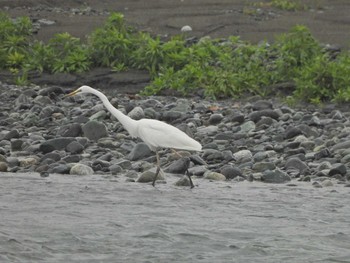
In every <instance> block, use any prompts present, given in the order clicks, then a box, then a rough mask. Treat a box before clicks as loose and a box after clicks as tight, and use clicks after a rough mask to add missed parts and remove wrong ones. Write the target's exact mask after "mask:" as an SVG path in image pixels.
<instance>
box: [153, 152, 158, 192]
mask: <svg viewBox="0 0 350 263" xmlns="http://www.w3.org/2000/svg"><path fill="white" fill-rule="evenodd" d="M156 157H157V170H156V174H155V176H154V178H153V183H152V185H153V186H154V184H155V183H156V180H157V177H158V174H159V172H160V161H159V154H158V151H157V150H156Z"/></svg>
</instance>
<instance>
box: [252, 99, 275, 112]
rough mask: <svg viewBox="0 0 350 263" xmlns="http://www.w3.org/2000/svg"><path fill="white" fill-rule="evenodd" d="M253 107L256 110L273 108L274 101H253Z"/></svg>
mask: <svg viewBox="0 0 350 263" xmlns="http://www.w3.org/2000/svg"><path fill="white" fill-rule="evenodd" d="M252 108H253V110H255V111H260V110H267V109H272V103H271V102H270V101H267V100H258V101H256V102H254V103H253V105H252Z"/></svg>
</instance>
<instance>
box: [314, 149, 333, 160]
mask: <svg viewBox="0 0 350 263" xmlns="http://www.w3.org/2000/svg"><path fill="white" fill-rule="evenodd" d="M331 156H332V154H331V152H330V151H329V150H328V148H324V149H322V150H320V151H318V152H317V153H315V155H314V157H315V160H319V159H322V158H328V157H331Z"/></svg>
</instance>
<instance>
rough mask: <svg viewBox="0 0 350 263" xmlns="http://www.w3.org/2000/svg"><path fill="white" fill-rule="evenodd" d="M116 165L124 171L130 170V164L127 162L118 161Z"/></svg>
mask: <svg viewBox="0 0 350 263" xmlns="http://www.w3.org/2000/svg"><path fill="white" fill-rule="evenodd" d="M116 164H118V165H120V167H121V168H123V169H125V170H128V169H130V168H131V162H130V161H129V160H120V161H118V162H116Z"/></svg>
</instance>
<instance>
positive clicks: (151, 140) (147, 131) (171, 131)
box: [65, 85, 202, 188]
mask: <svg viewBox="0 0 350 263" xmlns="http://www.w3.org/2000/svg"><path fill="white" fill-rule="evenodd" d="M78 93H91V94H94V95H96V96H97V97H99V98H100V100H101V101H102V103H103V105H104V106H105V107H106V108H107V110H109V112H110V113H111V114H112V115H113V116H114V117H116V118H117V119H118V121H119V122H120V123H121V124H122V125H123V127H124V128H125V129H126V130H127V131H128V133H129V134H130V135H131V137H133V138H140V139H141V140H142V141H144V142H145V143H146V144H147V145H148V147H149V148H150V149H151V150H152V151H154V152H155V153H156V157H157V170H156V173H155V176H154V179H153V183H152V185H153V186H154V184H155V181H156V179H157V176H158V173H159V171H160V161H159V154H158V149H159V148H170V149H177V150H188V151H201V150H202V145H201V144H200V143H199V142H197V141H196V140H194V139H192V138H191V137H189V136H188V135H187V134H186V133H184V132H183V131H181V130H179V129H178V128H176V127H174V126H172V125H169V124H167V123H165V122H162V121H158V120H153V119H141V120H133V119H131V118H130V117H129V116H127V115H125V114H123V113H122V112H121V111H119V110H118V109H116V108H115V107H113V105H112V104H111V103H110V102H109V100H108V99H107V97H106V96H105V95H104V94H103V93H102V92H100V91H98V90H95V89H93V88H91V87H89V86H85V85H84V86H81V87H80V88H78V89H77V90H75V91H73V92H71V93H69V94H67V95H65V97H70V96H74V95H76V94H78ZM187 176H188V178H189V180H190V184H191V188H193V187H194V185H193V182H192V179H191V176H190V175H189V173H188V171H187Z"/></svg>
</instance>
